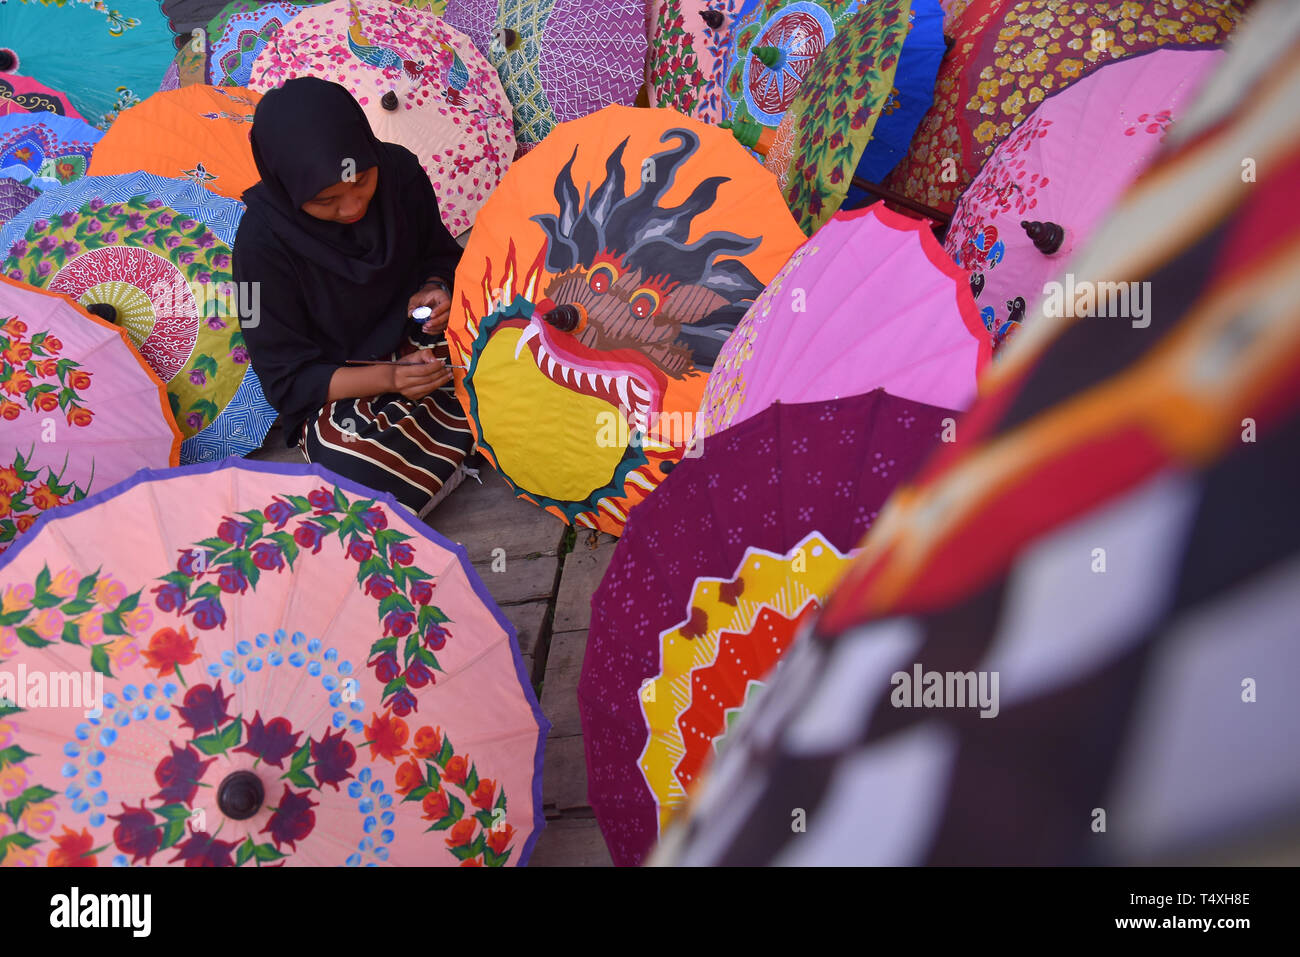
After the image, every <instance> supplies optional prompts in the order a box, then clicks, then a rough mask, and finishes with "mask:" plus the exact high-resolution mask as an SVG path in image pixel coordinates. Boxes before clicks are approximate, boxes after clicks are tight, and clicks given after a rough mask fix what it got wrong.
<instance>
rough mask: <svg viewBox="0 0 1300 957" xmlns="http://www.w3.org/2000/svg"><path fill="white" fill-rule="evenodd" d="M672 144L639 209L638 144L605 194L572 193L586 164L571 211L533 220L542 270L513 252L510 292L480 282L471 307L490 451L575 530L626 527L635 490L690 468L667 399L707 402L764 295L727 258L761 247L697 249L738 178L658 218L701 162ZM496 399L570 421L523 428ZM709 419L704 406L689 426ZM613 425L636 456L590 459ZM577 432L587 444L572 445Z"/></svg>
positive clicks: (688, 143)
mask: <svg viewBox="0 0 1300 957" xmlns="http://www.w3.org/2000/svg"><path fill="white" fill-rule="evenodd" d="M669 140H676V141H677V142H676V143H675V145H673V146H671V147H669V148H668V149H666V150H664V151H662V152H659V153H656V154H653V155H652V156H650V157H648V158H646V160H645V161H644V163H643V165H642V179H641V183H640V184H639V186H638V188H636V189H635V190H633V191H632V192H631V193H630V194H628V193H627V191H626V183H625V181H626V178H627V177H626V172H625V170H624V166H623V153H624V150H625V149H626V147H627V142H628V141H626V140H625V141H624V142H623V143H622V144H620V145H619V146H618V148H617V149H615V150H614V152H613V153H612V154H611V155H610V156H609V157H608V159H607V161H606V166H605V169H606V176H605V179H604V181H603V182H601V183H600V184H599V185H598V186H595V187H594V188H592V187H588V190H587V191H586V192H585V193H584V194H582V195H581V196H580V194H579V192H578V189H577V186H576V185H575V184H574V182H573V179H572V168H573V164H574V161H575V160H576V159H577V151H576V150H575V152H574V155H573V157H572V158H570V160H569V162H568V163H567V164H566V165H565V167H564V168H563V169H562V170H561V171H560V174H559V175H558V176H557V178H556V182H555V197H556V200H557V201H558V206H559V212H558V213H548V214H545V215H539V216H534V217H533V221H534V222H536V223H538V224H539V225H540V226H541V227H542V230H543V232H544V233H545V235H546V238H547V242H546V245H545V246H544V247H543V248H542V249H541V250H540V251H539V252H538V255H537V259H536V261H535V262H534V263H533V264H532V265H531V266H530V267H526V268H524V269H520V268H518V266H517V264H516V262H515V250H514V248H513V244H512V249H511V253H510V256H509V257H508V261H507V263H505V264H504V269H503V270H502V271H501V272H498V274H497V275H498V277H499V278H497V279H494V278H493V277H492V276H491V274H490V272H489V274H488V275H486V276H485V277H484V283H483V287H484V293H485V296H484V304H483V305H476V304H475V303H473V302H471V301H470V300H469V299H468V298H467V299H466V300H465V306H466V308H467V310H468V312H469V314H470V315H471V316H473V315H481V316H483V318H482V319H481V320H478V321H477V322H471V324H470V328H469V331H470V332H471V334H472V335H473V336H474V345H473V358H472V360H471V367H470V370H469V373H468V374H467V376H466V382H465V384H466V388H467V391H468V392H469V393H470V400H471V406H472V408H471V414H472V415H474V416H475V419H476V422H477V423H478V425H479V427H480V444H481V445H483V446H484V447H485V448H487V449H488V450H489V451H490V452H491V453H492V455H493V457H494V458H495V459H496V461H497V462H498V464H499V465H500V466H501V468H502V470H503V471H504V472H505V473H506V474H507V475H508V476H510V477H511V480H512V482H514V483H515V484H516V487H517V488H518V489H519V490H520V491H521V492H525V493H527V494H528V495H529V496H530V497H531V498H533V499H534V500H535V501H537V502H538V504H541V505H543V506H544V507H554V508H557V509H558V510H559V511H561V512H562V513H563V514H564V515H565V517H566V518H568V519H569V520H570V521H575V522H578V523H579V524H591V523H592V520H593V519H594V517H595V516H596V515H597V513H598V512H601V511H603V512H604V513H605V514H606V515H607V516H609V517H610V518H611V519H612V520H614V521H616V522H619V523H620V524H621V521H622V519H623V517H624V513H625V510H626V505H627V502H626V499H627V496H628V494H629V492H628V490H629V489H630V488H631V487H634V486H635V487H636V488H639V489H641V490H642V494H643V493H644V492H645V491H648V490H649V489H651V488H653V486H654V484H655V483H657V482H658V481H659V480H660V479H662V477H663V475H664V474H665V473H666V472H667V471H668V470H669V469H670V468H671V467H672V464H673V463H674V462H675V461H676V460H677V459H679V458H680V457H681V454H682V451H683V449H684V446H685V444H686V441H687V440H688V439H689V435H682V434H681V433H680V431H679V432H678V434H675V435H670V434H667V432H666V431H665V430H664V429H662V428H659V427H658V423H659V422H660V421H661V420H662V419H663V418H664V416H663V413H665V411H666V410H668V409H669V407H670V406H671V407H676V408H680V407H681V405H682V404H683V403H681V402H680V395H679V396H678V399H679V401H677V402H671V401H669V399H670V393H672V392H673V391H674V390H678V391H679V392H680V391H681V390H684V391H685V392H690V393H691V394H692V395H695V393H696V392H699V391H702V388H703V378H704V374H705V373H707V372H708V370H709V369H711V368H712V366H713V363H714V361H715V360H716V358H717V355H718V351H719V350H720V349H721V347H722V344H723V342H724V341H725V340H726V338H727V336H728V335H729V334H730V333H731V330H732V329H734V328H735V325H736V323H737V322H738V321H739V320H740V318H741V317H742V316H743V315H744V313H745V310H746V309H747V308H748V306H749V304H750V303H751V302H752V301H753V298H754V297H755V296H756V295H757V294H758V293H759V292H760V291H761V290H762V283H760V282H759V281H758V280H757V279H756V278H755V276H754V275H753V274H752V273H751V272H750V271H749V269H748V268H747V267H745V266H744V265H743V263H741V262H740V260H739V259H737V258H729V259H720V258H719V257H720V256H722V255H724V254H730V255H731V256H733V257H736V256H743V255H745V254H747V253H749V252H751V251H753V250H754V249H756V248H758V246H759V244H760V240H759V239H757V238H747V237H743V236H739V235H737V234H735V233H732V232H728V231H724V230H712V231H708V232H705V233H704V235H703V236H701V237H699V238H697V239H696V240H695V241H693V242H688V241H687V240H688V236H689V233H690V230H691V227H692V224H693V221H694V220H695V218H696V217H697V216H699V215H700V214H701V213H703V212H705V211H707V210H708V209H709V208H710V207H711V206H712V205H713V202H714V199H715V198H716V195H717V190H718V186H719V185H720V184H721V183H723V182H726V181H727V177H724V176H716V177H709V178H707V179H703V180H701V181H700V182H699V183H698V184H696V186H695V188H694V189H693V190H692V191H691V193H690V195H689V196H688V197H687V198H686V200H685V201H684V202H683V203H681V204H680V205H678V206H673V207H664V206H662V205H661V204H660V200H661V198H662V195H663V193H664V192H665V191H666V190H667V189H668V188H669V187H670V186H671V185H672V183H673V181H674V178H675V176H676V173H677V171H678V169H679V167H680V166H681V165H682V163H684V162H685V161H686V160H687V159H688V158H689V157H690V156H691V155H693V154H694V153H695V152H696V150H697V149H698V148H699V139H698V137H697V136H696V134H695V133H693V132H692V131H690V130H686V129H673V130H669V131H667V132H666V133H665V134H664V135H663V137H662V140H661V141H664V142H666V141H669ZM502 273H504V275H502ZM507 279H508V281H507ZM498 283H499V288H500V290H501V295H500V297H499V299H498V298H497V297H496V296H495V294H494V287H497V284H498ZM484 306H486V308H484ZM520 363H527V364H528V365H530V366H532V367H533V368H532V370H524V369H521V368H520V367H519V364H520ZM489 382H492V383H495V384H494V385H492V386H490V387H489V386H488V383H489ZM489 388H491V389H493V390H499V391H500V393H508V394H509V395H510V396H511V401H513V402H515V403H520V402H523V403H524V404H525V405H527V406H528V407H529V408H530V409H533V410H535V412H534V415H537V416H543V417H546V416H548V415H550V413H551V411H553V410H563V416H564V418H563V420H562V421H561V420H560V419H559V418H555V419H554V421H552V419H551V418H547V423H549V424H547V425H542V424H541V423H540V422H538V423H536V426H535V428H533V429H532V430H527V429H521V428H518V427H516V426H513V425H512V424H511V420H510V419H508V417H507V416H505V415H504V414H498V413H497V412H495V411H494V410H493V409H492V408H491V405H492V404H493V402H494V401H496V399H495V397H496V396H497V395H498V392H496V391H494V392H493V395H492V396H489V395H488V389H489ZM525 395H526V396H527V397H528V398H527V399H526V400H525V399H523V396H525ZM697 405H698V396H696V399H695V404H694V405H692V406H691V409H690V411H691V413H692V414H693V412H694V410H695V407H696V406H697ZM543 410H545V411H543ZM602 410H603V412H602ZM602 414H603V415H607V416H612V415H618V416H621V417H622V419H623V420H624V421H625V422H626V423H627V429H628V430H630V435H629V441H628V442H627V443H626V446H624V445H622V444H620V445H619V446H618V447H617V448H610V447H608V446H607V445H603V444H598V445H597V447H596V448H594V449H585V448H584V449H581V450H580V446H582V445H583V442H585V443H586V445H588V446H590V445H591V441H592V436H593V435H594V432H595V429H594V426H593V425H592V422H593V421H594V419H597V418H599V417H600V416H601V415H602ZM557 415H558V413H557ZM517 417H518V416H517V413H516V414H515V418H516V419H517ZM677 424H679V423H676V422H675V423H674V425H677ZM494 428H495V429H496V432H495V434H494V431H493V430H494ZM575 428H576V429H579V430H582V437H581V441H580V440H578V439H576V438H574V436H573V435H572V434H570V433H571V430H572V429H575ZM548 443H549V444H548ZM548 452H549V453H550V458H551V459H554V458H555V457H557V455H559V456H566V458H565V460H564V464H563V466H562V467H561V466H559V465H557V466H556V467H554V468H548V469H547V470H545V476H544V477H541V472H542V471H543V470H542V469H540V468H534V467H533V466H535V465H536V464H537V463H539V462H541V461H544V460H546V457H547V455H548ZM530 471H531V472H532V473H533V474H538V475H539V478H538V479H537V480H536V481H532V482H530V480H529V478H528V475H529V474H530ZM557 476H562V478H561V477H557ZM638 498H639V496H638Z"/></svg>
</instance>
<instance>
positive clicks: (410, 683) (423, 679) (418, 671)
mask: <svg viewBox="0 0 1300 957" xmlns="http://www.w3.org/2000/svg"><path fill="white" fill-rule="evenodd" d="M404 676H405V678H406V686H407V687H408V688H423V687H424V686H425V685H427V684H430V683H432V682H434V681H435V680H436V679H435V678H434V676H433V672H432V671H430V670H429V668H428V666H427V665H426V664H425V663H424V662H423V661H420V660H418V659H417V660H415V661H412V662H411V663H410V664H409V665H407V667H406V671H405V672H404Z"/></svg>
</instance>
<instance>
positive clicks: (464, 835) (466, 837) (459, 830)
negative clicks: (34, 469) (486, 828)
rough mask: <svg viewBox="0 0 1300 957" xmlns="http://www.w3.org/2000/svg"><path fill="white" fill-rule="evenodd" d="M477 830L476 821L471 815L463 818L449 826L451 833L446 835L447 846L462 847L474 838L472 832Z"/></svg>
mask: <svg viewBox="0 0 1300 957" xmlns="http://www.w3.org/2000/svg"><path fill="white" fill-rule="evenodd" d="M476 830H478V821H476V820H474V819H473V818H472V817H467V818H463V819H462V820H459V821H457V822H456V823H455V824H453V825H452V826H451V833H450V834H448V835H447V846H448V847H464V846H466V845H467V844H469V843H471V842H472V841H473V840H474V832H475V831H476Z"/></svg>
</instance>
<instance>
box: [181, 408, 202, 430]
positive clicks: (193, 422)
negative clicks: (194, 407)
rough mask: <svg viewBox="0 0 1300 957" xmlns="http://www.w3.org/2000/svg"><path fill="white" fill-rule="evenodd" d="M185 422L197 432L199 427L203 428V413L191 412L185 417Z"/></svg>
mask: <svg viewBox="0 0 1300 957" xmlns="http://www.w3.org/2000/svg"><path fill="white" fill-rule="evenodd" d="M185 424H186V425H188V426H189V427H190V428H191V429H193V430H194V431H195V432H197V431H198V430H199V429H201V428H203V413H202V412H191V413H190V414H189V415H187V416H186V417H185Z"/></svg>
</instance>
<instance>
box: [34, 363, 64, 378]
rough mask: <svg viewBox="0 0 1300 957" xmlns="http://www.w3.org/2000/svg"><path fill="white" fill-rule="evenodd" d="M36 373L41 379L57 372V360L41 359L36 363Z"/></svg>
mask: <svg viewBox="0 0 1300 957" xmlns="http://www.w3.org/2000/svg"><path fill="white" fill-rule="evenodd" d="M36 374H37V375H38V376H40V377H41V378H42V379H49V378H51V377H53V376H56V375H58V374H59V360H57V359H41V360H39V361H38V362H37V363H36Z"/></svg>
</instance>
